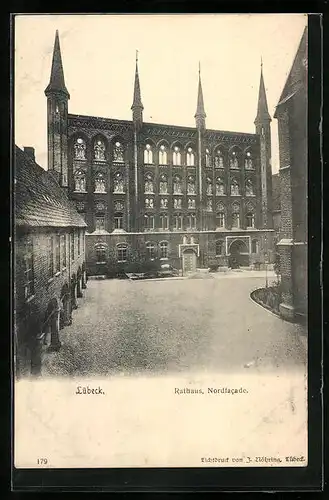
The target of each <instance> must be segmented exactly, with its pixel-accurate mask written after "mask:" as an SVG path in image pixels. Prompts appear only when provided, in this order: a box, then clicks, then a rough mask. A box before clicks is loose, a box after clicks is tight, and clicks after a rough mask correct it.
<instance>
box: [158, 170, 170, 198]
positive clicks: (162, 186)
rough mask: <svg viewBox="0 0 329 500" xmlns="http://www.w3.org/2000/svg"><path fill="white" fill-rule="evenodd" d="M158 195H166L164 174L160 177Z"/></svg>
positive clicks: (166, 184)
mask: <svg viewBox="0 0 329 500" xmlns="http://www.w3.org/2000/svg"><path fill="white" fill-rule="evenodd" d="M159 193H160V194H168V178H167V176H166V175H164V174H162V175H160V182H159Z"/></svg>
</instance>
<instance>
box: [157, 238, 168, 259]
mask: <svg viewBox="0 0 329 500" xmlns="http://www.w3.org/2000/svg"><path fill="white" fill-rule="evenodd" d="M159 246H160V259H168V241H160V245H159Z"/></svg>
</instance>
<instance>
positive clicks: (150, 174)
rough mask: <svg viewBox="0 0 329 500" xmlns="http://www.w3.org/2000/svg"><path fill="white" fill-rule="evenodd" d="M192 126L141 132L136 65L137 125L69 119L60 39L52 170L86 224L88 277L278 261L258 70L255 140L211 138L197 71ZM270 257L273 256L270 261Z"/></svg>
mask: <svg viewBox="0 0 329 500" xmlns="http://www.w3.org/2000/svg"><path fill="white" fill-rule="evenodd" d="M198 85H199V86H198V95H197V108H196V113H195V127H182V126H175V125H167V124H156V123H145V122H144V121H143V104H142V99H141V89H140V81H139V73H138V61H137V59H136V71H135V83H134V95H133V104H132V106H131V110H132V120H118V119H114V118H99V117H95V116H84V115H82V114H81V115H74V114H69V113H68V101H69V98H70V95H69V92H68V90H67V88H66V85H65V81H64V71H63V65H62V58H61V52H60V45H59V36H58V32H56V37H55V46H54V52H53V61H52V69H51V76H50V82H49V85H48V87H47V89H46V91H45V94H46V97H47V101H48V169H49V170H54V171H56V172H57V173H58V175H59V177H60V182H61V185H62V187H63V188H64V189H66V190H67V191H68V194H69V197H70V198H71V199H72V200H74V202H75V203H76V207H77V209H78V211H79V212H80V213H81V214H82V215H83V217H84V219H85V221H86V223H87V225H88V234H87V235H86V262H87V268H88V272H89V273H90V274H95V273H100V272H102V266H103V267H104V269H105V268H106V265H107V262H108V260H109V259H110V257H111V258H114V259H115V260H116V261H117V262H119V263H122V264H123V265H124V263H125V262H127V261H129V259H130V258H132V255H133V254H134V253H136V252H137V253H138V254H143V255H146V256H148V258H150V259H155V258H157V257H158V258H160V259H162V260H163V261H168V262H169V263H170V264H172V265H174V266H175V267H177V268H183V269H184V270H186V271H188V270H193V269H195V268H196V267H208V266H209V265H210V264H212V265H214V264H216V265H221V266H231V265H240V266H246V267H249V266H252V265H253V264H254V263H255V262H257V263H259V264H261V263H264V262H265V260H266V259H271V256H272V235H273V229H272V206H271V204H272V201H271V199H272V194H271V189H272V188H271V181H272V173H271V133H270V123H271V117H270V115H269V112H268V107H267V99H266V93H265V85H264V79H263V72H262V71H261V77H260V88H259V99H258V109H257V116H256V119H255V133H254V134H250V133H238V132H227V131H221V130H210V129H207V127H206V113H205V108H204V100H203V93H202V85H201V77H200V71H199V84H198ZM266 254H267V255H266Z"/></svg>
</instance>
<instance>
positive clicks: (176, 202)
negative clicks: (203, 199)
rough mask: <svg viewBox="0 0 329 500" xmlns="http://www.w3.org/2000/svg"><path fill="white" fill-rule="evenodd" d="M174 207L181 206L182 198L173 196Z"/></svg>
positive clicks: (179, 207) (178, 207)
mask: <svg viewBox="0 0 329 500" xmlns="http://www.w3.org/2000/svg"><path fill="white" fill-rule="evenodd" d="M174 208H175V209H176V210H177V209H179V210H180V209H181V208H182V198H174Z"/></svg>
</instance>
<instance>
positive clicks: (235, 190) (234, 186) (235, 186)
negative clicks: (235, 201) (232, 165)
mask: <svg viewBox="0 0 329 500" xmlns="http://www.w3.org/2000/svg"><path fill="white" fill-rule="evenodd" d="M239 195H240V187H239V183H238V181H237V180H236V179H235V178H233V179H232V180H231V196H239Z"/></svg>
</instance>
